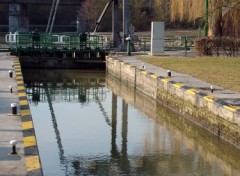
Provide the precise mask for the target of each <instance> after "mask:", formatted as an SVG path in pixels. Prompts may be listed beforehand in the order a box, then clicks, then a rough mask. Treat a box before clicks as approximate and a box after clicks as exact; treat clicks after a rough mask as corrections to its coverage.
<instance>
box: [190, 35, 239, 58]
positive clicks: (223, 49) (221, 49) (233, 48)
mask: <svg viewBox="0 0 240 176" xmlns="http://www.w3.org/2000/svg"><path fill="white" fill-rule="evenodd" d="M194 46H195V50H196V53H197V55H198V56H213V55H217V56H220V55H223V56H228V57H235V56H239V54H240V53H239V51H240V38H229V37H221V38H220V37H214V38H209V37H204V38H197V39H195V41H194Z"/></svg>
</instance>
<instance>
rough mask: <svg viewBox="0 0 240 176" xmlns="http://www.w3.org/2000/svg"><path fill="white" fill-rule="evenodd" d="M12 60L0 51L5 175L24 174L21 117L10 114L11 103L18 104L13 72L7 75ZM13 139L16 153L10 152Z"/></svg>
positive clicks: (0, 151)
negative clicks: (15, 141)
mask: <svg viewBox="0 0 240 176" xmlns="http://www.w3.org/2000/svg"><path fill="white" fill-rule="evenodd" d="M13 60H14V56H7V55H6V53H0V175H5V176H8V175H9V176H10V175H11V176H13V175H17V176H21V175H26V167H25V154H24V146H23V133H22V128H21V118H20V116H18V115H11V113H12V108H11V104H12V103H17V104H18V101H19V100H18V95H17V83H16V79H15V75H14V72H13V78H10V76H9V70H13V68H12V63H13ZM9 86H12V89H13V93H10V89H9ZM17 111H18V112H19V109H17ZM13 139H15V140H17V141H18V144H17V146H16V151H17V154H16V155H12V154H11V152H12V146H11V145H10V143H9V141H11V140H13Z"/></svg>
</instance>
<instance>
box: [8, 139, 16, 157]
mask: <svg viewBox="0 0 240 176" xmlns="http://www.w3.org/2000/svg"><path fill="white" fill-rule="evenodd" d="M9 143H10V144H11V145H12V153H11V154H12V155H16V154H17V151H16V145H17V143H18V141H17V140H11V141H10V142H9Z"/></svg>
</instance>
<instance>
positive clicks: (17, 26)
mask: <svg viewBox="0 0 240 176" xmlns="http://www.w3.org/2000/svg"><path fill="white" fill-rule="evenodd" d="M8 21H9V32H12V33H14V32H16V31H18V32H29V13H28V6H27V5H26V4H9V20H8Z"/></svg>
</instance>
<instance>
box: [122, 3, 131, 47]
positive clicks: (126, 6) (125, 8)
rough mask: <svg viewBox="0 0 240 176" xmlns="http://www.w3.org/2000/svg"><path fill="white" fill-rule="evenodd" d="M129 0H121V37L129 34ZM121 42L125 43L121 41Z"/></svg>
mask: <svg viewBox="0 0 240 176" xmlns="http://www.w3.org/2000/svg"><path fill="white" fill-rule="evenodd" d="M129 14H130V9H129V0H123V39H124V40H125V38H126V37H127V36H128V35H129ZM123 43H125V42H124V41H123Z"/></svg>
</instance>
